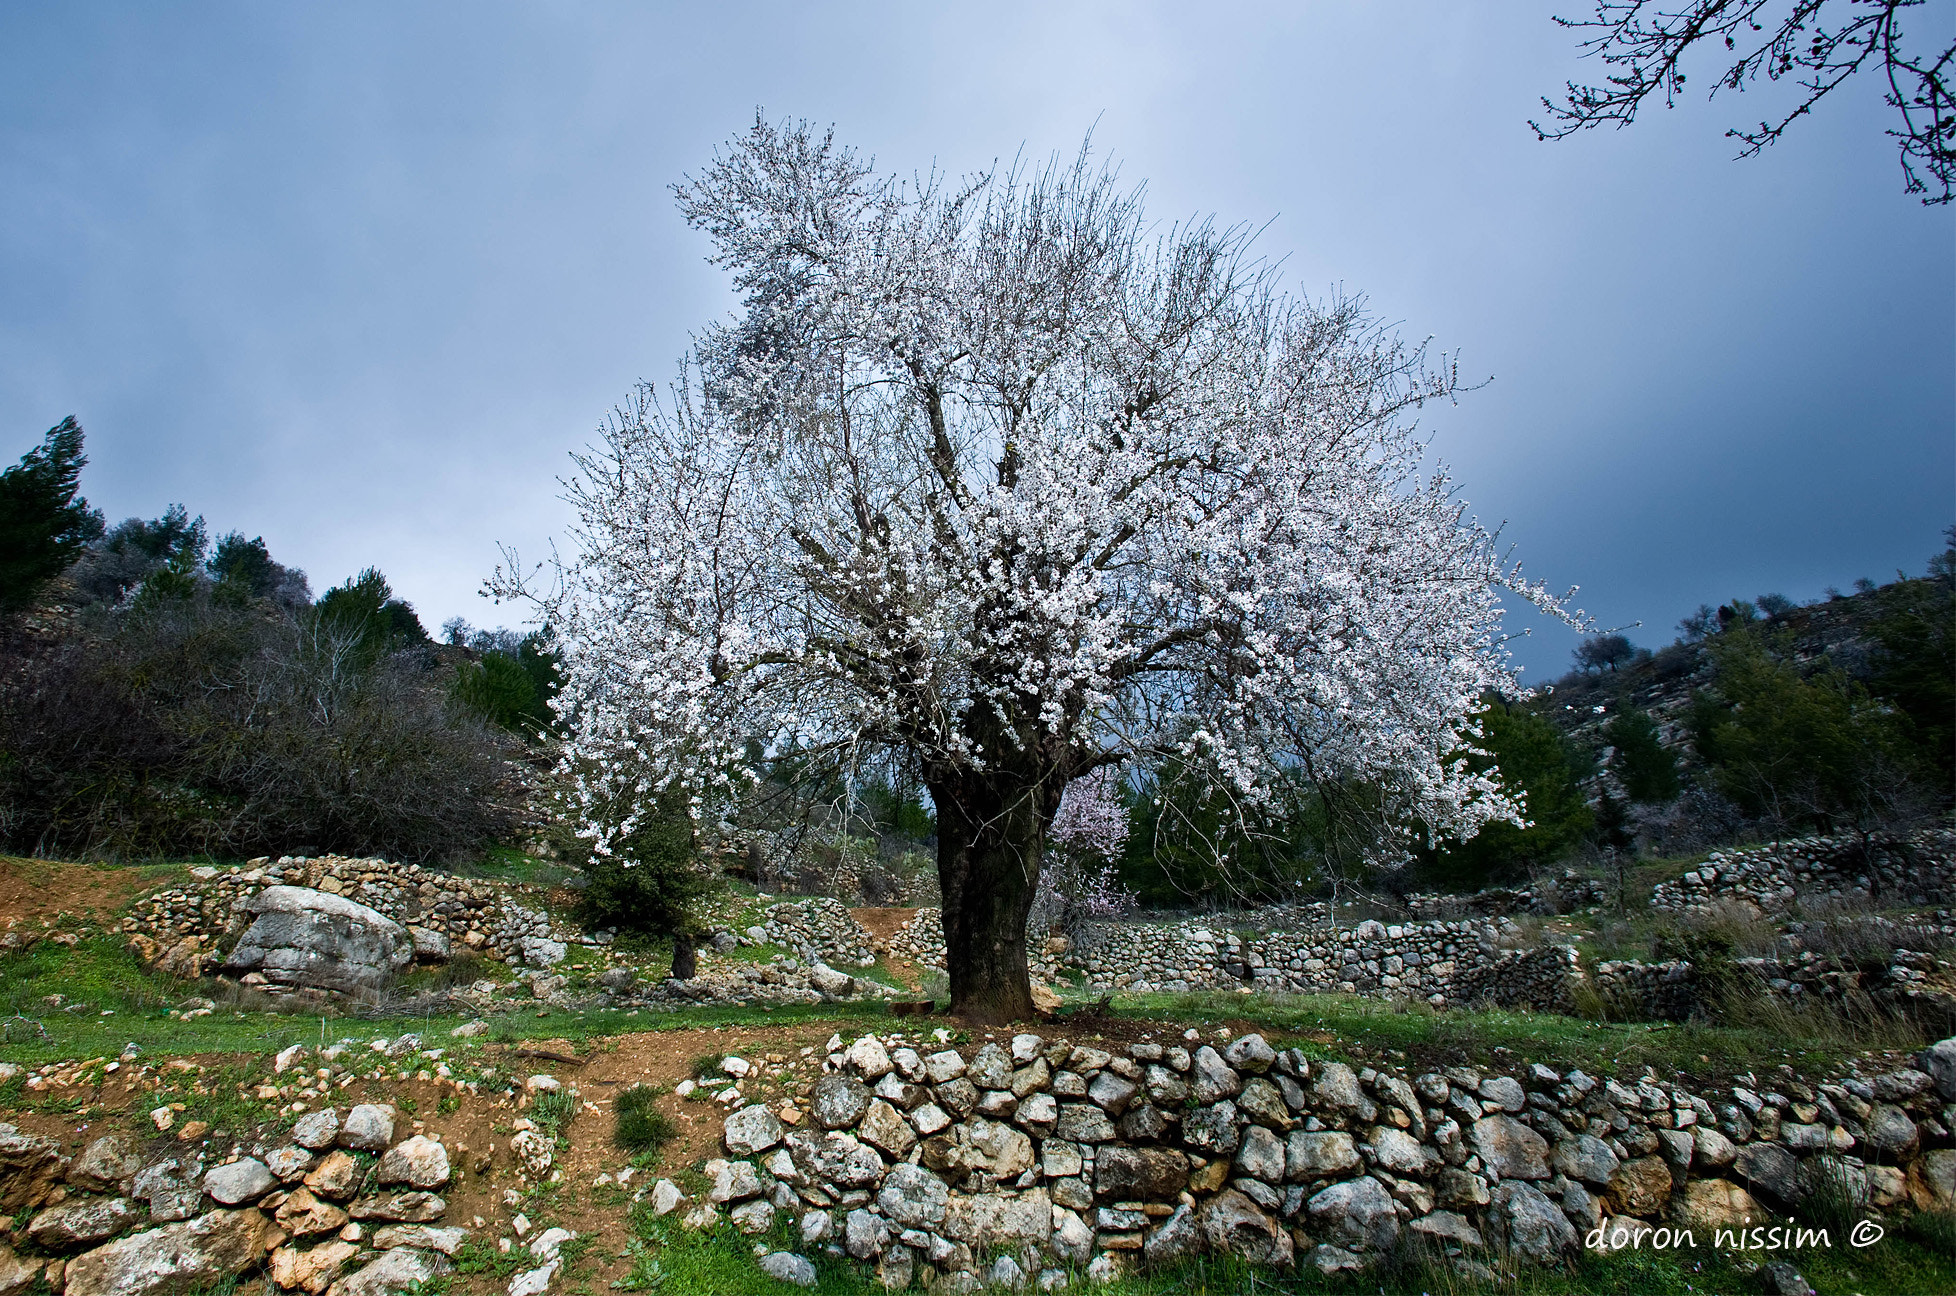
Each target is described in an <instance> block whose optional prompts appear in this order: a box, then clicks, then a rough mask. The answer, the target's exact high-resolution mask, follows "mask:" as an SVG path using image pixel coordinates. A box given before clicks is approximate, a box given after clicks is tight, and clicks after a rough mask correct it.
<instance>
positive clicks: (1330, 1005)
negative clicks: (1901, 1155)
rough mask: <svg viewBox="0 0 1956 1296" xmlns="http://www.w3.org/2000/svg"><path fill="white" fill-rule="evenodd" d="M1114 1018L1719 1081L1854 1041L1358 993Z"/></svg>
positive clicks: (1819, 1064) (1159, 1005)
mask: <svg viewBox="0 0 1956 1296" xmlns="http://www.w3.org/2000/svg"><path fill="white" fill-rule="evenodd" d="M1112 1011H1113V1012H1114V1013H1115V1014H1116V1015H1119V1016H1124V1017H1142V1018H1166V1019H1171V1020H1176V1021H1189V1022H1204V1023H1212V1022H1220V1021H1223V1020H1229V1021H1238V1020H1243V1021H1248V1022H1251V1023H1252V1024H1254V1025H1256V1026H1257V1027H1259V1028H1261V1029H1263V1030H1264V1031H1266V1032H1267V1033H1273V1034H1276V1035H1280V1036H1283V1037H1286V1038H1288V1039H1294V1040H1295V1041H1296V1042H1297V1043H1298V1044H1299V1045H1300V1046H1301V1047H1303V1048H1304V1050H1305V1051H1306V1052H1307V1053H1315V1054H1316V1055H1318V1056H1321V1057H1331V1058H1337V1057H1376V1056H1379V1055H1381V1054H1384V1055H1388V1056H1391V1055H1395V1054H1401V1055H1404V1056H1405V1057H1406V1058H1407V1059H1409V1060H1410V1061H1412V1062H1414V1063H1418V1064H1447V1063H1455V1062H1469V1063H1474V1064H1476V1065H1482V1066H1486V1065H1490V1064H1492V1065H1496V1066H1504V1067H1508V1066H1522V1065H1526V1064H1527V1063H1529V1062H1542V1063H1545V1064H1547V1065H1549V1066H1552V1067H1554V1068H1555V1069H1557V1070H1559V1071H1567V1070H1569V1069H1570V1068H1572V1067H1581V1068H1582V1069H1583V1070H1585V1071H1587V1072H1589V1073H1590V1074H1592V1075H1596V1076H1610V1075H1625V1074H1630V1073H1632V1072H1634V1071H1636V1070H1637V1069H1639V1068H1641V1067H1644V1066H1654V1067H1656V1068H1657V1069H1658V1070H1659V1071H1661V1072H1675V1073H1679V1074H1684V1075H1689V1076H1693V1077H1707V1076H1710V1077H1721V1078H1722V1077H1724V1076H1728V1075H1732V1074H1735V1073H1738V1072H1742V1071H1753V1070H1757V1069H1759V1068H1761V1067H1766V1066H1777V1065H1778V1064H1780V1063H1782V1062H1785V1063H1788V1064H1790V1065H1792V1066H1793V1068H1794V1069H1795V1070H1800V1071H1808V1072H1816V1073H1817V1072H1819V1071H1821V1070H1824V1069H1825V1068H1827V1067H1829V1066H1831V1065H1832V1064H1833V1063H1835V1062H1836V1061H1838V1060H1840V1059H1841V1058H1843V1057H1846V1056H1848V1055H1850V1054H1851V1053H1852V1052H1854V1049H1853V1047H1852V1045H1851V1043H1845V1042H1842V1041H1839V1040H1834V1039H1824V1040H1816V1039H1803V1038H1799V1037H1797V1036H1789V1035H1787V1034H1785V1033H1783V1030H1781V1029H1768V1028H1765V1027H1731V1026H1713V1025H1703V1024H1698V1023H1673V1022H1596V1021H1584V1020H1581V1019H1579V1018H1575V1017H1564V1016H1561V1015H1559V1014H1556V1013H1539V1012H1525V1011H1510V1010H1505V1009H1489V1010H1466V1009H1446V1010H1444V1011H1435V1010H1433V1009H1430V1008H1428V1007H1427V1006H1426V1005H1425V1004H1420V1003H1413V1004H1394V1003H1389V1002H1386V1001H1384V1000H1379V999H1366V998H1361V997H1358V996H1355V995H1293V996H1283V995H1268V994H1256V995H1241V994H1229V993H1198V994H1146V995H1125V996H1121V997H1119V998H1117V999H1115V1001H1114V1004H1113V1008H1112ZM1500 1050H1506V1053H1505V1054H1503V1053H1502V1052H1500ZM1510 1055H1511V1056H1510ZM1395 1060H1397V1059H1396V1058H1395Z"/></svg>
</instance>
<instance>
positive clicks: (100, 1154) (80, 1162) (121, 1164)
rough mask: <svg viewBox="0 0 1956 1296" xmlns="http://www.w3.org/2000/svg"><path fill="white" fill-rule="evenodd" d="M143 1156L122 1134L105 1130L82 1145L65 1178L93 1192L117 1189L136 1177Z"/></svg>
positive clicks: (114, 1190) (140, 1167)
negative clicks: (139, 1155)
mask: <svg viewBox="0 0 1956 1296" xmlns="http://www.w3.org/2000/svg"><path fill="white" fill-rule="evenodd" d="M142 1165H143V1163H142V1160H141V1159H140V1158H139V1157H138V1156H137V1155H136V1149H135V1147H134V1146H133V1145H132V1144H131V1143H130V1141H129V1139H128V1137H127V1136H126V1135H122V1134H105V1135H103V1136H102V1137H101V1138H98V1139H96V1140H95V1141H94V1142H93V1143H90V1144H89V1145H88V1146H87V1147H85V1148H83V1149H82V1153H81V1155H80V1156H78V1157H76V1158H75V1163H74V1164H73V1165H71V1166H69V1167H68V1182H69V1183H71V1184H74V1185H76V1186H77V1187H80V1188H88V1189H92V1190H94V1191H96V1192H116V1191H118V1190H119V1189H121V1188H122V1186H123V1185H125V1184H127V1183H129V1182H130V1181H131V1180H132V1179H134V1178H135V1177H136V1171H138V1170H140V1169H142Z"/></svg>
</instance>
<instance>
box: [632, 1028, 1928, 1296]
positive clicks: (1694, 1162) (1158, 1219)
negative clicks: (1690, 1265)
mask: <svg viewBox="0 0 1956 1296" xmlns="http://www.w3.org/2000/svg"><path fill="white" fill-rule="evenodd" d="M830 1050H831V1051H830V1055H829V1058H828V1062H827V1065H826V1066H825V1068H824V1071H825V1074H824V1075H823V1076H822V1077H821V1078H820V1079H819V1080H817V1081H815V1082H814V1084H813V1085H812V1087H811V1088H810V1089H809V1090H807V1091H806V1092H804V1093H803V1094H801V1095H800V1097H799V1098H794V1099H787V1100H783V1101H781V1102H779V1103H777V1104H776V1105H775V1106H774V1107H769V1106H766V1105H763V1104H753V1105H750V1106H747V1107H744V1108H741V1109H740V1110H738V1111H735V1112H734V1113H732V1114H731V1115H730V1116H729V1117H728V1118H727V1121H726V1127H725V1136H724V1145H725V1150H726V1152H727V1156H726V1157H725V1158H722V1159H719V1160H715V1161H712V1162H709V1163H708V1165H707V1172H708V1174H709V1176H710V1177H711V1178H712V1180H713V1186H712V1188H711V1190H710V1191H709V1192H708V1194H707V1200H706V1201H705V1202H703V1203H699V1204H697V1205H695V1206H694V1207H693V1208H692V1209H691V1210H690V1211H689V1212H688V1213H687V1215H686V1216H685V1223H687V1224H688V1225H689V1226H692V1227H706V1226H711V1225H713V1224H715V1223H717V1222H718V1221H719V1220H720V1219H722V1218H723V1216H722V1214H721V1212H722V1211H725V1212H726V1213H727V1215H726V1216H725V1217H726V1218H730V1219H731V1221H732V1223H733V1224H734V1225H735V1226H736V1227H738V1228H739V1229H741V1230H742V1231H743V1232H746V1233H749V1234H764V1233H767V1232H768V1231H769V1230H771V1229H773V1228H774V1227H775V1225H776V1223H777V1221H779V1220H780V1219H781V1218H782V1216H784V1215H785V1216H787V1217H788V1218H789V1219H790V1220H791V1221H792V1222H793V1224H794V1227H795V1231H796V1235H797V1236H798V1237H799V1239H800V1245H799V1247H798V1248H797V1249H796V1250H794V1251H777V1252H774V1253H771V1254H768V1255H765V1256H763V1258H762V1259H761V1261H760V1263H761V1264H762V1265H763V1266H764V1267H765V1268H767V1270H768V1271H769V1272H771V1273H775V1274H777V1275H778V1276H782V1277H786V1278H789V1279H790V1280H791V1281H800V1278H799V1277H798V1275H806V1278H807V1280H808V1282H810V1283H812V1282H813V1280H814V1269H813V1266H812V1265H810V1264H809V1262H808V1260H807V1258H806V1256H805V1255H803V1254H801V1253H802V1252H806V1251H816V1250H822V1251H827V1252H829V1253H831V1254H836V1255H843V1254H846V1255H849V1256H851V1257H853V1258H855V1259H856V1260H859V1261H861V1262H863V1263H865V1264H873V1265H874V1266H875V1267H876V1275H877V1277H878V1279H879V1280H880V1281H881V1282H882V1284H883V1285H884V1286H886V1287H889V1288H892V1289H902V1288H906V1287H909V1286H910V1285H912V1284H913V1283H919V1284H921V1285H925V1286H931V1287H932V1289H933V1290H939V1291H946V1290H948V1291H951V1292H971V1291H975V1290H977V1289H978V1288H979V1287H981V1286H983V1285H986V1284H988V1283H989V1284H1007V1285H1011V1286H1015V1287H1016V1286H1019V1285H1022V1284H1023V1283H1024V1282H1025V1281H1026V1280H1027V1279H1030V1278H1032V1277H1034V1276H1035V1275H1036V1276H1037V1277H1038V1278H1039V1280H1040V1282H1041V1286H1042V1287H1045V1286H1047V1285H1048V1284H1056V1283H1057V1282H1058V1280H1060V1279H1061V1278H1062V1277H1063V1273H1062V1271H1063V1270H1065V1269H1067V1268H1072V1269H1075V1270H1076V1271H1077V1270H1084V1272H1085V1275H1086V1276H1087V1277H1088V1278H1089V1279H1109V1278H1112V1277H1115V1276H1117V1275H1119V1274H1120V1273H1122V1272H1124V1271H1126V1270H1129V1269H1131V1268H1133V1267H1134V1266H1136V1265H1138V1264H1142V1263H1159V1262H1163V1261H1168V1260H1172V1259H1175V1258H1177V1257H1179V1256H1182V1255H1185V1254H1188V1253H1191V1252H1196V1251H1228V1252H1232V1253H1234V1254H1237V1255H1240V1256H1242V1257H1244V1258H1246V1259H1248V1260H1250V1261H1252V1262H1253V1263H1257V1264H1264V1265H1273V1266H1288V1265H1291V1264H1297V1263H1304V1264H1309V1265H1311V1266H1313V1267H1315V1268H1317V1269H1319V1270H1321V1271H1324V1272H1334V1271H1339V1270H1354V1269H1360V1268H1363V1267H1364V1266H1366V1265H1367V1264H1369V1263H1370V1262H1371V1261H1372V1260H1374V1259H1375V1258H1377V1257H1380V1256H1382V1255H1385V1254H1387V1253H1389V1252H1390V1251H1391V1250H1392V1249H1393V1248H1394V1246H1395V1245H1397V1244H1398V1243H1399V1241H1400V1240H1401V1239H1402V1238H1406V1237H1409V1236H1410V1237H1412V1238H1415V1239H1424V1240H1425V1241H1427V1242H1429V1243H1431V1244H1432V1245H1434V1246H1435V1247H1438V1248H1440V1249H1441V1250H1442V1251H1443V1252H1445V1253H1446V1254H1448V1255H1450V1256H1453V1257H1455V1258H1457V1259H1459V1260H1461V1261H1462V1262H1463V1263H1466V1262H1471V1257H1472V1255H1473V1254H1474V1253H1477V1252H1480V1251H1481V1250H1483V1249H1484V1248H1485V1249H1489V1250H1492V1251H1495V1252H1499V1253H1506V1254H1510V1255H1514V1256H1517V1257H1520V1258H1523V1259H1527V1260H1532V1261H1538V1262H1543V1263H1548V1262H1554V1261H1557V1260H1560V1259H1562V1258H1563V1257H1565V1256H1567V1255H1569V1254H1571V1253H1573V1252H1575V1251H1576V1250H1577V1249H1578V1248H1580V1247H1581V1246H1583V1245H1584V1244H1585V1239H1588V1241H1589V1244H1591V1245H1605V1246H1606V1245H1608V1239H1609V1238H1610V1237H1611V1236H1614V1235H1620V1234H1622V1233H1623V1231H1624V1230H1628V1231H1629V1233H1630V1234H1631V1235H1634V1233H1635V1232H1636V1230H1638V1229H1643V1230H1645V1231H1646V1232H1647V1231H1648V1230H1649V1229H1650V1228H1652V1227H1656V1226H1669V1227H1677V1228H1689V1229H1692V1230H1695V1243H1696V1245H1703V1246H1710V1245H1713V1244H1714V1242H1713V1231H1714V1230H1715V1229H1718V1228H1728V1229H1729V1228H1737V1227H1740V1226H1741V1225H1743V1224H1749V1223H1758V1222H1761V1221H1763V1220H1765V1219H1766V1218H1767V1217H1768V1216H1770V1215H1775V1214H1785V1213H1788V1212H1792V1211H1796V1210H1797V1209H1798V1208H1799V1206H1800V1204H1801V1203H1802V1202H1803V1201H1804V1200H1805V1198H1806V1197H1807V1195H1808V1194H1809V1193H1811V1192H1813V1191H1814V1190H1815V1186H1816V1184H1818V1183H1820V1182H1821V1180H1822V1178H1823V1177H1828V1178H1834V1179H1837V1178H1840V1177H1845V1178H1846V1179H1847V1180H1848V1181H1850V1183H1851V1184H1852V1185H1853V1186H1854V1187H1855V1188H1856V1189H1857V1190H1858V1191H1859V1192H1860V1194H1861V1195H1862V1196H1863V1197H1864V1198H1865V1200H1866V1201H1867V1202H1868V1203H1869V1205H1870V1206H1871V1207H1872V1208H1874V1210H1875V1211H1876V1212H1877V1213H1878V1212H1880V1211H1883V1210H1888V1209H1891V1208H1895V1207H1899V1206H1903V1205H1905V1204H1906V1205H1913V1206H1915V1207H1917V1208H1934V1209H1950V1208H1952V1207H1956V1148H1952V1147H1951V1143H1952V1136H1951V1129H1952V1127H1956V1039H1952V1040H1945V1041H1944V1042H1942V1043H1941V1044H1939V1045H1936V1046H1935V1047H1934V1048H1932V1049H1929V1050H1926V1051H1925V1052H1924V1053H1923V1054H1922V1055H1921V1056H1920V1057H1919V1059H1918V1062H1919V1067H1906V1068H1903V1069H1900V1070H1895V1071H1888V1072H1883V1073H1879V1074H1861V1073H1858V1072H1852V1071H1850V1072H1848V1073H1845V1074H1842V1075H1839V1076H1835V1077H1833V1078H1832V1079H1830V1080H1828V1081H1825V1082H1822V1083H1819V1084H1808V1083H1806V1082H1803V1081H1801V1080H1799V1079H1798V1078H1796V1077H1795V1076H1794V1075H1793V1074H1792V1072H1791V1071H1790V1070H1789V1069H1785V1068H1782V1069H1781V1071H1780V1072H1779V1073H1777V1074H1774V1075H1771V1076H1767V1077H1763V1078H1759V1077H1753V1076H1745V1077H1741V1078H1740V1082H1739V1083H1738V1084H1735V1085H1734V1086H1732V1087H1731V1088H1730V1089H1728V1090H1724V1091H1720V1092H1707V1093H1703V1094H1701V1093H1696V1092H1691V1091H1689V1090H1687V1089H1685V1088H1683V1087H1681V1086H1678V1085H1675V1084H1670V1083H1665V1082H1664V1081H1662V1080H1661V1079H1659V1078H1658V1077H1657V1076H1656V1075H1655V1074H1654V1073H1653V1072H1650V1071H1648V1070H1647V1071H1646V1072H1645V1073H1644V1074H1643V1075H1642V1076H1641V1077H1636V1078H1632V1079H1629V1080H1621V1079H1598V1078H1595V1077H1591V1076H1588V1075H1585V1074H1584V1073H1582V1072H1581V1071H1570V1072H1567V1073H1566V1074H1565V1073H1562V1072H1558V1071H1555V1070H1552V1069H1550V1068H1548V1067H1546V1066H1541V1065H1534V1066H1530V1067H1528V1068H1527V1069H1526V1071H1525V1072H1523V1073H1521V1074H1503V1073H1497V1072H1492V1071H1483V1070H1480V1069H1476V1068H1471V1067H1449V1068H1446V1069H1445V1070H1443V1071H1431V1072H1425V1073H1421V1074H1410V1073H1407V1072H1404V1071H1400V1070H1397V1069H1375V1068H1371V1067H1364V1068H1357V1069H1355V1068H1353V1067H1352V1066H1349V1065H1347V1064H1345V1063H1341V1062H1326V1061H1321V1060H1316V1059H1312V1058H1308V1057H1306V1056H1305V1055H1304V1054H1303V1053H1301V1052H1299V1051H1297V1050H1294V1049H1291V1050H1282V1051H1279V1050H1277V1049H1274V1048H1272V1047H1271V1046H1270V1045H1269V1044H1268V1043H1267V1042H1266V1041H1265V1040H1264V1039H1263V1038H1262V1037H1261V1036H1258V1035H1246V1036H1243V1037H1241V1038H1238V1039H1236V1040H1234V1041H1227V1037H1226V1036H1224V1037H1221V1038H1217V1039H1214V1040H1213V1041H1211V1042H1208V1043H1204V1042H1202V1038H1201V1037H1200V1036H1199V1035H1198V1033H1197V1032H1196V1031H1194V1030H1190V1031H1188V1032H1187V1033H1186V1034H1185V1035H1184V1036H1182V1037H1179V1038H1178V1037H1173V1036H1170V1037H1167V1038H1164V1039H1160V1040H1154V1039H1145V1040H1142V1041H1139V1042H1135V1043H1131V1044H1128V1045H1125V1046H1121V1047H1118V1048H1116V1047H1107V1048H1103V1047H1100V1046H1098V1045H1096V1044H1094V1043H1090V1042H1080V1041H1069V1040H1066V1039H1051V1038H1046V1037H1042V1036H1039V1035H1033V1034H1024V1035H1016V1036H1013V1037H1012V1038H1011V1039H1009V1040H994V1041H990V1042H987V1043H984V1044H982V1045H979V1046H976V1047H966V1048H962V1049H960V1048H951V1047H945V1046H944V1045H943V1044H942V1043H938V1044H935V1045H933V1044H930V1043H927V1042H926V1041H925V1040H924V1039H922V1038H921V1037H913V1036H909V1035H904V1034H893V1035H882V1036H878V1035H868V1036H864V1037H862V1038H860V1039H858V1040H856V1041H855V1042H854V1043H852V1044H849V1045H847V1046H846V1047H845V1046H844V1045H843V1042H842V1040H841V1039H840V1038H839V1037H838V1038H836V1039H833V1040H831V1041H830ZM679 1202H680V1199H679V1198H678V1196H677V1194H676V1193H671V1194H667V1196H666V1198H665V1209H667V1210H673V1209H676V1208H677V1207H678V1205H679ZM1598 1230H1600V1232H1598Z"/></svg>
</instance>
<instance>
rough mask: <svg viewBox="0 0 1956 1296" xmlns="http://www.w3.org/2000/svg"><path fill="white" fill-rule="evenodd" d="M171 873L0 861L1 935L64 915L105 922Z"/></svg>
mask: <svg viewBox="0 0 1956 1296" xmlns="http://www.w3.org/2000/svg"><path fill="white" fill-rule="evenodd" d="M169 872H170V871H168V870H157V869H136V868H116V867H112V866H96V865H93V864H68V863H63V862H61V861H58V860H39V859H21V858H19V857H18V856H11V855H0V930H3V929H5V928H6V927H9V926H12V925H15V924H25V923H34V924H37V925H38V924H39V923H40V922H41V921H43V920H48V921H52V920H53V919H54V918H56V917H58V916H60V915H62V914H73V915H75V916H76V917H108V916H109V915H111V914H114V913H117V912H119V911H120V910H121V909H122V908H123V907H124V906H126V905H127V904H128V903H129V902H130V901H131V900H132V899H134V898H135V897H136V896H137V895H139V894H141V893H142V892H144V891H148V890H151V889H152V888H154V887H156V886H159V885H161V884H162V883H163V882H164V881H166V880H167V879H168V877H169Z"/></svg>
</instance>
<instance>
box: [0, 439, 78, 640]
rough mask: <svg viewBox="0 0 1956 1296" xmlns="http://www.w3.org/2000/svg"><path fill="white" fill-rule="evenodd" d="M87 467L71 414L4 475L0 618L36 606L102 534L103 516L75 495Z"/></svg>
mask: <svg viewBox="0 0 1956 1296" xmlns="http://www.w3.org/2000/svg"><path fill="white" fill-rule="evenodd" d="M87 462H88V459H87V457H86V456H84V455H83V454H82V428H81V424H79V423H77V422H75V419H74V416H73V415H72V414H71V415H69V416H68V417H67V418H65V419H63V420H62V421H61V422H60V423H58V424H56V425H55V426H54V427H52V428H49V429H48V433H47V435H46V436H45V437H43V438H42V439H41V444H40V445H38V446H36V447H35V448H34V449H32V450H29V451H28V452H27V453H26V454H24V455H22V456H21V458H20V462H19V463H18V464H15V465H14V466H13V467H11V468H9V469H7V470H6V471H5V472H0V612H19V611H21V610H22V609H24V608H27V607H30V606H32V604H33V602H34V600H35V599H36V598H37V597H38V596H39V595H40V593H41V591H42V590H43V589H45V588H46V587H47V584H48V582H49V581H51V580H53V579H54V578H55V577H56V576H59V575H60V574H61V573H62V572H64V571H66V570H67V569H68V567H69V565H70V564H72V563H73V562H74V561H75V559H76V558H78V557H80V555H81V552H82V548H83V546H85V545H86V544H87V543H88V542H89V541H91V540H93V539H95V538H96V537H97V536H99V535H101V534H102V515H101V514H99V513H96V512H94V511H92V510H91V509H90V508H89V507H88V501H87V500H85V499H83V498H82V497H81V496H79V495H77V494H76V493H75V492H76V490H77V488H78V487H79V486H80V484H81V470H82V467H83V465H85V464H86V463H87Z"/></svg>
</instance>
